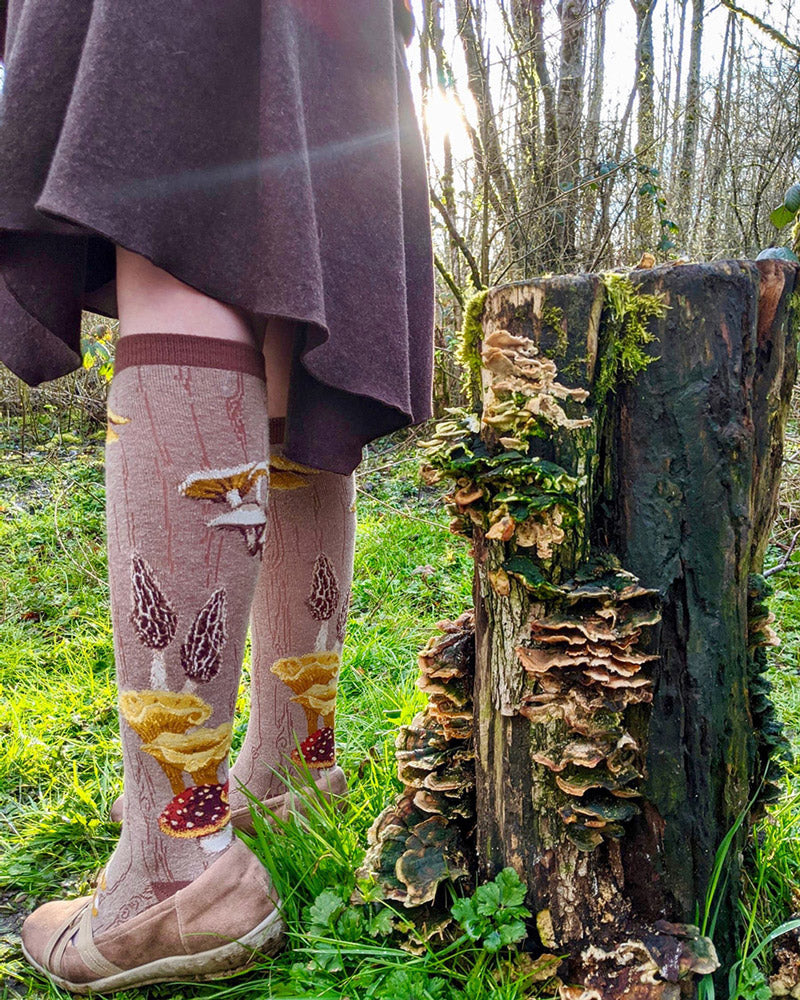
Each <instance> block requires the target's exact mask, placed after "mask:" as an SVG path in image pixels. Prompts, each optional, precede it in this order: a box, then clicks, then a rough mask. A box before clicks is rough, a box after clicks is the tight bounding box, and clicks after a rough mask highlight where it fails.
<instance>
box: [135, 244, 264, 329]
mask: <svg viewBox="0 0 800 1000" xmlns="http://www.w3.org/2000/svg"><path fill="white" fill-rule="evenodd" d="M117 308H118V311H119V321H120V322H119V325H120V336H122V337H126V336H130V335H131V334H134V333H183V334H188V335H189V336H193V337H217V338H218V339H220V340H233V341H237V342H238V343H241V344H256V345H257V344H258V343H259V341H258V340H257V339H256V334H255V333H254V330H253V328H252V327H251V325H250V322H249V320H248V318H247V316H246V315H245V314H244V313H243V312H242V311H241V310H240V309H237V308H236V307H235V306H231V305H228V304H227V303H225V302H218V301H217V300H216V299H212V298H210V297H209V296H208V295H204V294H203V293H202V292H199V291H197V289H196V288H192V287H191V286H190V285H186V284H184V283H183V282H182V281H178V279H177V278H175V277H173V276H172V275H171V274H169V273H168V272H167V271H163V270H161V268H159V267H156V266H155V264H153V263H151V262H150V261H149V260H147V259H146V258H145V257H142V256H141V255H140V254H136V253H131V252H130V250H123V249H122V247H117Z"/></svg>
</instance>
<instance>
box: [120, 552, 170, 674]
mask: <svg viewBox="0 0 800 1000" xmlns="http://www.w3.org/2000/svg"><path fill="white" fill-rule="evenodd" d="M131 604H132V609H131V613H130V622H131V624H132V625H133V627H134V630H135V632H136V635H137V637H138V639H139V641H140V642H141V643H142V645H144V646H146V647H147V648H148V649H150V650H152V651H153V660H152V665H151V668H150V684H151V685H152V686H153V687H154V688H155V687H163V686H164V685H165V684H166V682H167V675H166V668H165V666H164V650H165V649H166V648H167V646H168V645H169V644H170V643H171V642H172V640H173V638H174V637H175V629H176V628H177V625H178V616H177V615H176V614H175V611H174V609H173V607H172V605H171V604H170V602H169V600H168V599H167V596H166V594H165V593H164V591H163V588H162V587H161V584H160V583H159V582H158V578H157V577H156V575H155V573H154V572H153V569H152V567H151V566H150V564H149V563H148V562H147V561H146V560H145V559H143V558H142V557H141V556H140V555H139V554H138V553H137V552H134V553H133V556H132V557H131Z"/></svg>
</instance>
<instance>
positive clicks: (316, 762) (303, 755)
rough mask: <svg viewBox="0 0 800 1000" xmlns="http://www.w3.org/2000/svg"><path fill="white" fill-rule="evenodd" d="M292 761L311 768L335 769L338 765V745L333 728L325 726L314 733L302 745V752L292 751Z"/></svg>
mask: <svg viewBox="0 0 800 1000" xmlns="http://www.w3.org/2000/svg"><path fill="white" fill-rule="evenodd" d="M291 759H292V760H293V761H294V762H295V763H297V764H299V763H301V762H302V761H305V763H306V764H307V765H308V766H309V767H314V768H323V767H333V765H334V764H335V763H336V744H335V742H334V733H333V727H332V726H323V727H322V729H318V730H317V731H316V732H315V733H312V734H311V735H310V736H308V737H307V738H306V739H304V740H303V742H302V743H301V744H300V752H299V753H298V752H297V749H294V750H292V754H291Z"/></svg>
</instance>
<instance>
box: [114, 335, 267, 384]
mask: <svg viewBox="0 0 800 1000" xmlns="http://www.w3.org/2000/svg"><path fill="white" fill-rule="evenodd" d="M139 365H189V366H191V367H194V368H221V369H222V370H223V371H228V372H243V373H244V374H245V375H255V377H256V378H260V379H261V381H262V382H266V380H267V377H266V375H265V373H264V358H263V356H262V354H261V352H260V351H258V350H256V348H255V347H251V346H250V345H249V344H240V343H237V342H236V341H235V340H220V339H219V338H218V337H192V336H188V335H186V334H182V333H132V334H130V336H127V337H120V339H119V342H118V343H117V350H116V354H115V357H114V374H115V375H117V374H119V373H120V372H121V371H122V370H123V369H125V368H132V367H134V366H139Z"/></svg>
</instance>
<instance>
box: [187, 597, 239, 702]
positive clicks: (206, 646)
mask: <svg viewBox="0 0 800 1000" xmlns="http://www.w3.org/2000/svg"><path fill="white" fill-rule="evenodd" d="M227 641H228V610H227V601H226V596H225V590H224V588H222V587H220V588H219V589H218V590H215V591H214V593H213V594H212V595H211V597H209V599H208V600H207V601H206V603H205V604H204V605H203V607H202V608H201V609H200V610H199V611H198V612H197V617H196V618H195V620H194V622H193V623H192V627H191V628H190V629H189V634H188V635H187V637H186V642H184V643H183V645H182V646H181V666H182V667H183V672H184V673H185V674H186V676H187V677H188V678H189V680H190V681H200V682H201V683H205V682H207V681H210V680H211V678H212V677H216V675H217V674H218V673H219V668H220V666H221V664H222V651H223V649H224V648H225V643H226V642H227Z"/></svg>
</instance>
